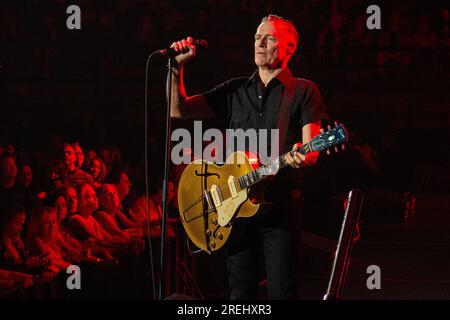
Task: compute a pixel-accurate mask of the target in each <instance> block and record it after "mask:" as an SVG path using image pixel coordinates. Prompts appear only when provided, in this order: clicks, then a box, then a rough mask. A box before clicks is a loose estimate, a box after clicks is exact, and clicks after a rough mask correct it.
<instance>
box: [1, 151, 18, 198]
mask: <svg viewBox="0 0 450 320" xmlns="http://www.w3.org/2000/svg"><path fill="white" fill-rule="evenodd" d="M16 178H17V164H16V158H15V157H14V156H12V155H9V154H6V155H3V156H2V158H1V159H0V203H8V202H9V201H13V200H15V197H16V195H17V187H16Z"/></svg>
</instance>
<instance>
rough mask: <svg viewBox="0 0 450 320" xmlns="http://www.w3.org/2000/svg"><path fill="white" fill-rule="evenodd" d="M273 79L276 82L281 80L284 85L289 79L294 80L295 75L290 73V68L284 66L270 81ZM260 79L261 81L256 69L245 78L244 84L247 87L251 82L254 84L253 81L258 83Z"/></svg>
mask: <svg viewBox="0 0 450 320" xmlns="http://www.w3.org/2000/svg"><path fill="white" fill-rule="evenodd" d="M274 80H275V81H278V82H281V83H282V84H283V86H286V85H288V83H290V82H291V81H293V80H295V77H294V76H293V75H292V72H291V70H290V69H289V68H288V67H286V68H284V69H282V70H281V72H280V73H279V74H278V76H276V77H275V78H274V79H272V80H271V81H270V82H272V81H274ZM260 81H261V79H260V78H259V73H258V70H256V71H255V72H253V74H252V75H251V76H250V78H249V79H248V80H247V82H246V85H247V87H248V86H250V85H251V84H255V83H258V82H260ZM270 82H269V83H270Z"/></svg>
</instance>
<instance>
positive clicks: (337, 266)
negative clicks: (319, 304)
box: [323, 189, 364, 300]
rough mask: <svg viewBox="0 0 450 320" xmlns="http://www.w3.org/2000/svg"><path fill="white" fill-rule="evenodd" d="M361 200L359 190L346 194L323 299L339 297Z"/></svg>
mask: <svg viewBox="0 0 450 320" xmlns="http://www.w3.org/2000/svg"><path fill="white" fill-rule="evenodd" d="M363 201H364V194H363V192H362V191H361V190H358V189H352V190H351V191H350V193H349V194H348V203H347V208H346V210H345V216H344V221H343V223H342V228H341V234H340V235H339V242H338V245H337V248H336V253H335V256H334V262H333V270H332V272H331V276H330V281H329V283H328V290H327V293H326V294H325V296H324V297H323V300H340V299H341V293H342V288H343V285H344V281H345V278H346V276H347V270H348V266H349V262H350V256H351V252H352V246H353V235H354V234H355V228H356V226H357V224H358V220H359V215H360V213H361V209H362V205H363Z"/></svg>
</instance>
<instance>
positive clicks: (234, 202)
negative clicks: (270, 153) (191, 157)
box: [178, 152, 259, 251]
mask: <svg viewBox="0 0 450 320" xmlns="http://www.w3.org/2000/svg"><path fill="white" fill-rule="evenodd" d="M252 170H253V168H252V166H251V165H250V162H249V160H248V158H247V157H246V155H245V154H244V153H242V152H235V153H233V154H231V155H230V156H229V157H228V159H227V161H226V162H225V164H223V165H221V166H219V165H215V164H213V163H210V162H206V161H201V160H198V161H194V162H193V163H191V164H189V165H188V166H187V167H186V169H184V171H183V174H182V175H181V178H180V183H179V188H178V208H179V210H180V216H181V221H182V222H183V226H184V229H185V231H186V233H187V234H188V236H189V238H190V239H191V241H192V242H193V243H194V244H195V245H196V246H197V247H198V248H200V249H202V250H204V251H215V250H218V249H220V248H221V247H222V246H223V245H224V244H225V242H226V241H227V239H228V236H229V235H230V231H231V228H232V225H231V224H230V221H231V220H232V219H235V218H237V217H251V216H253V215H254V214H256V212H258V209H259V205H258V204H253V203H252V202H251V201H250V200H249V199H248V192H249V189H247V188H245V189H240V188H239V184H238V183H237V196H236V197H234V198H233V197H232V193H233V192H232V191H231V190H230V187H229V178H230V177H234V178H235V179H237V178H239V177H241V176H243V175H245V174H247V173H249V172H251V171H252ZM205 171H206V179H205ZM205 180H206V183H207V184H206V185H204V183H205ZM213 186H217V187H220V193H221V194H220V195H219V196H220V197H221V199H220V200H221V203H220V205H219V206H216V204H215V202H214V199H213V197H212V195H211V191H210V192H209V193H208V194H207V195H205V193H204V190H205V189H206V190H210V189H211V187H213ZM202 198H205V199H204V200H203V199H202ZM204 202H206V203H205V204H204ZM204 205H205V208H204ZM205 209H207V210H205Z"/></svg>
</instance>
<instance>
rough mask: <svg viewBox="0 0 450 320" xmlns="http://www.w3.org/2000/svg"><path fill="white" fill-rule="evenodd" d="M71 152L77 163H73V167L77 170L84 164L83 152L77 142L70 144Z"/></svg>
mask: <svg viewBox="0 0 450 320" xmlns="http://www.w3.org/2000/svg"><path fill="white" fill-rule="evenodd" d="M72 147H73V150H74V151H75V154H76V156H77V161H76V162H75V165H76V167H77V168H80V169H81V168H83V164H84V152H83V149H82V148H81V145H80V143H79V142H75V143H73V144H72Z"/></svg>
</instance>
